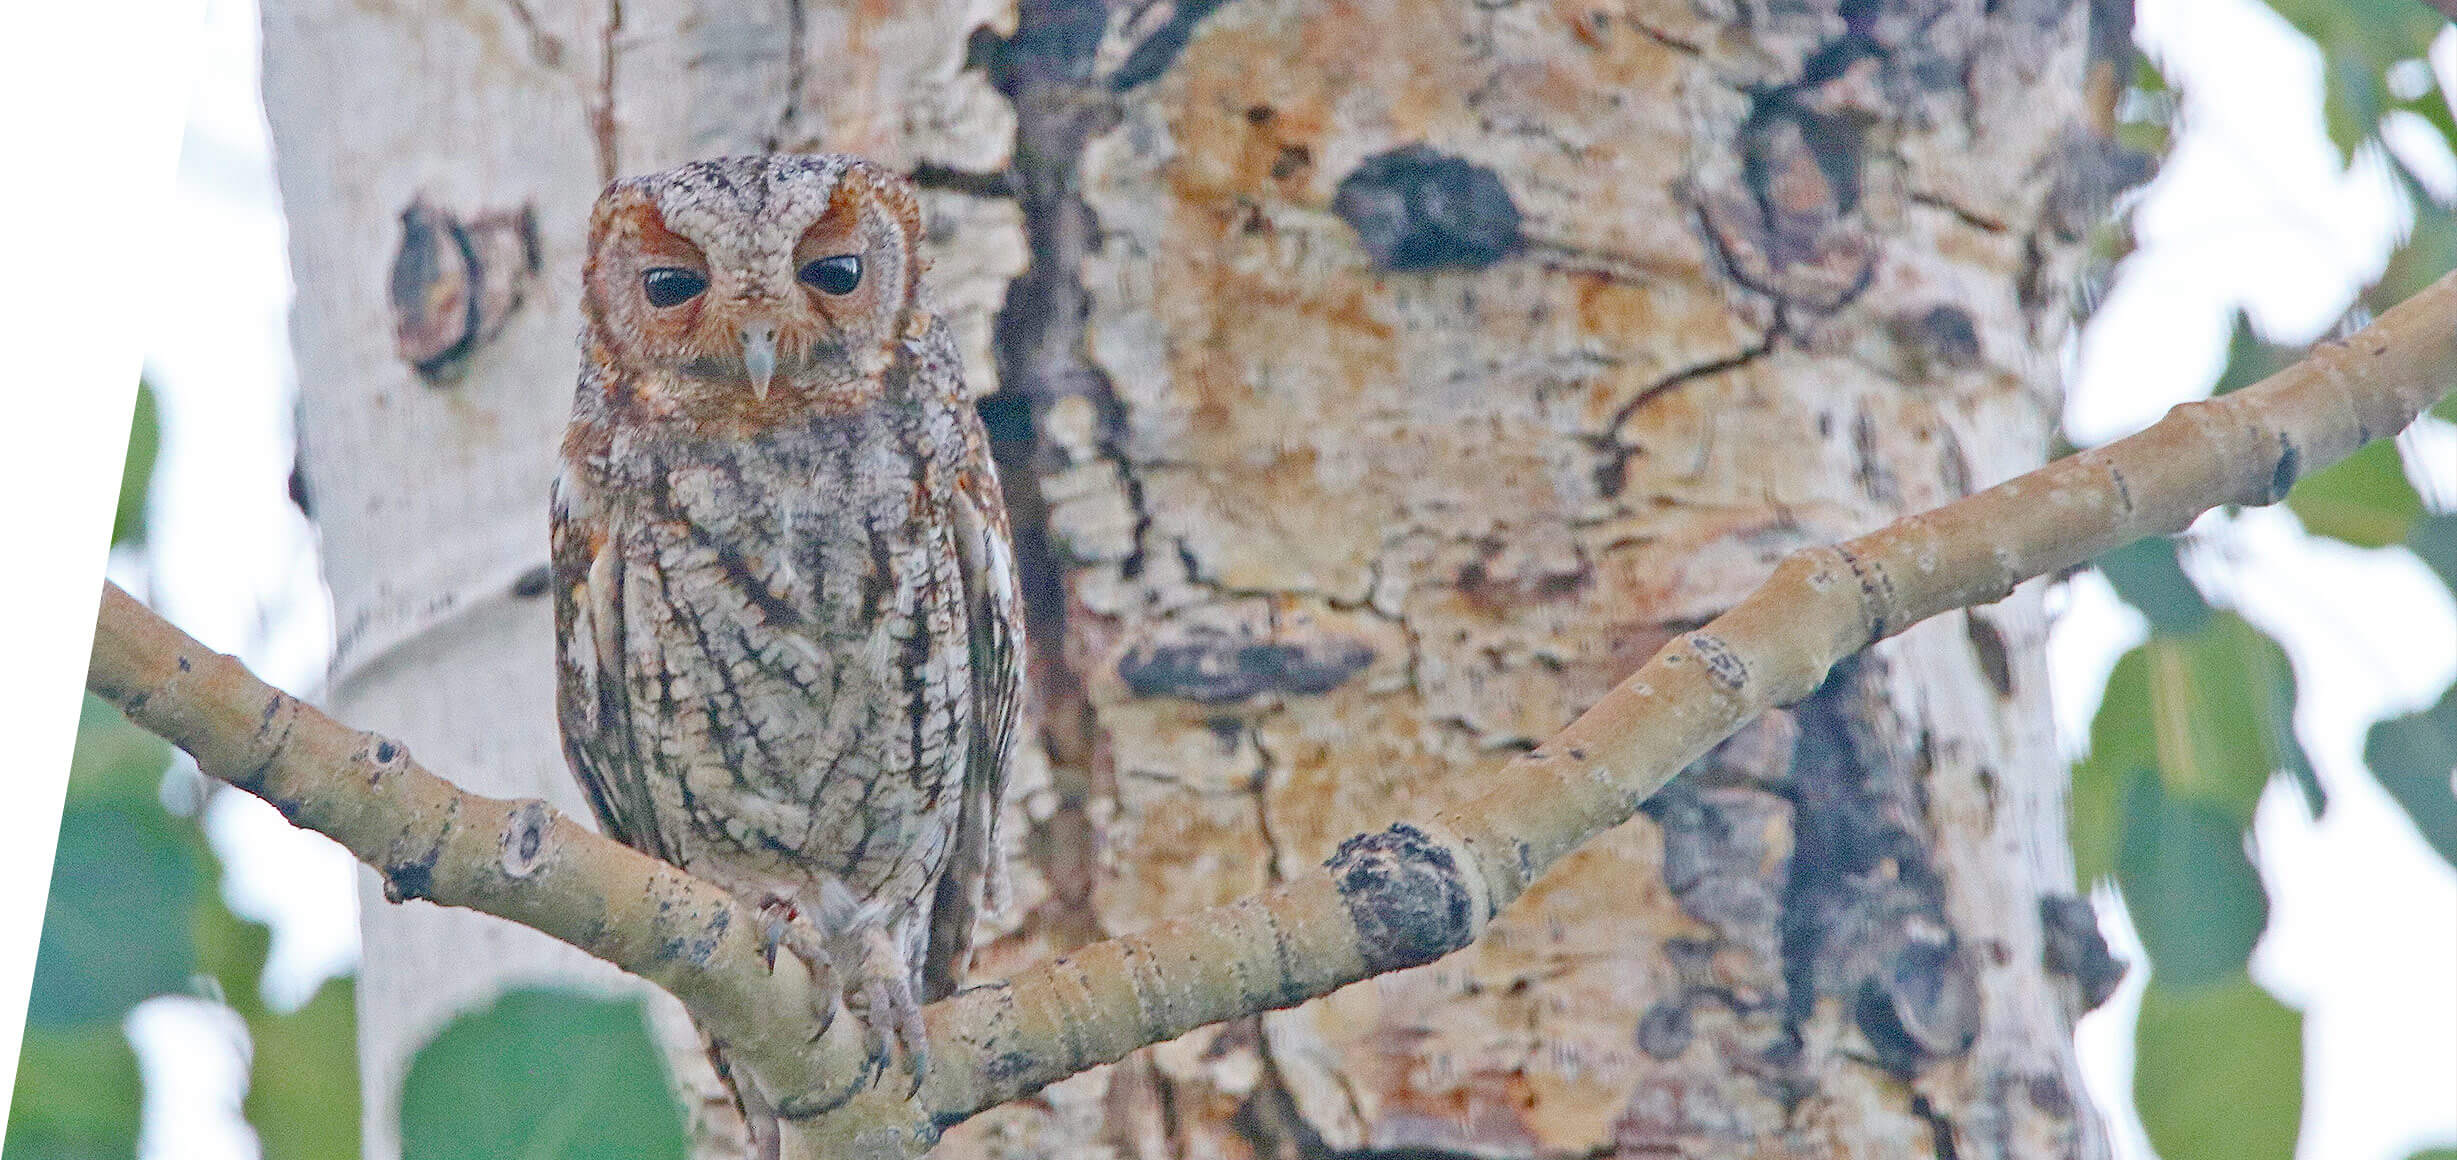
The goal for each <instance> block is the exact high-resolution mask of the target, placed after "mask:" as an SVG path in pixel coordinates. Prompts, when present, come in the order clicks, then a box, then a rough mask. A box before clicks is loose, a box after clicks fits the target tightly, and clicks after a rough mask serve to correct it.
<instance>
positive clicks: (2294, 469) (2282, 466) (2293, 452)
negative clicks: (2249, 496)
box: [2261, 435, 2303, 503]
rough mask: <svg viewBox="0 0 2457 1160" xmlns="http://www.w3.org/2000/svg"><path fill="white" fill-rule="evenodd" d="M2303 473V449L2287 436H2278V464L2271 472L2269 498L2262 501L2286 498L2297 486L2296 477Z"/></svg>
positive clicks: (2272, 501) (2267, 501)
mask: <svg viewBox="0 0 2457 1160" xmlns="http://www.w3.org/2000/svg"><path fill="white" fill-rule="evenodd" d="M2301 474H2303V449H2302V448H2299V447H2297V446H2295V444H2294V443H2293V442H2292V441H2291V440H2289V439H2287V437H2286V436H2284V435H2280V436H2278V466H2277V467H2276V468H2274V469H2272V470H2271V471H2270V473H2269V498H2267V499H2265V500H2262V501H2261V502H2263V503H2276V502H2278V501H2279V500H2282V499H2285V498H2286V493H2287V492H2289V491H2291V490H2293V489H2294V487H2295V477H2296V476H2298V475H2301Z"/></svg>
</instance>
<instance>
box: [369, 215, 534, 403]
mask: <svg viewBox="0 0 2457 1160" xmlns="http://www.w3.org/2000/svg"><path fill="white" fill-rule="evenodd" d="M538 270H539V251H538V237H537V212H536V210H535V208H534V207H531V206H522V207H521V208H519V209H516V210H498V211H492V212H488V213H481V214H478V215H476V216H474V217H471V218H469V219H467V220H465V221H464V220H463V219H461V218H460V217H459V216H457V215H455V214H453V213H451V212H450V211H447V210H443V209H439V208H437V207H435V206H434V205H432V204H430V203H428V202H427V201H426V200H425V199H423V198H420V199H417V200H413V201H411V202H410V204H409V205H408V207H407V208H405V209H403V210H402V211H401V242H400V246H399V248H398V249H397V250H395V251H394V253H393V261H392V276H391V280H390V293H391V300H392V325H393V348H394V350H395V351H396V352H397V353H398V354H399V355H400V356H401V359H402V361H404V362H407V363H409V364H410V366H411V368H412V369H414V370H416V371H417V372H418V377H419V378H421V379H424V380H425V381H426V382H427V384H428V385H430V386H448V385H450V384H451V383H453V382H454V381H456V380H457V378H458V377H459V374H460V372H461V370H462V369H463V368H464V367H465V366H466V365H467V363H468V359H469V356H470V355H471V354H472V353H474V352H476V350H477V349H478V348H479V347H482V346H484V345H485V344H486V343H487V342H489V341H491V340H493V339H494V337H495V336H496V335H497V334H500V333H502V331H503V326H504V323H505V322H506V321H508V320H509V319H510V318H511V316H512V312H513V311H514V310H517V309H519V307H520V304H521V301H522V299H524V298H526V297H527V296H528V293H529V289H530V287H531V285H532V284H534V283H535V282H536V281H537V276H538Z"/></svg>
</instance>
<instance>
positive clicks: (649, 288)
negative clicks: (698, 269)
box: [640, 266, 708, 306]
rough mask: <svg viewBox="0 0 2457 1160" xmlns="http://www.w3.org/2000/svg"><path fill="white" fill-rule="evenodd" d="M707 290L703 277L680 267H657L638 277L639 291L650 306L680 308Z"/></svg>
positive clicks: (705, 280) (706, 282)
mask: <svg viewBox="0 0 2457 1160" xmlns="http://www.w3.org/2000/svg"><path fill="white" fill-rule="evenodd" d="M707 288H708V279H707V278H706V277H705V276H703V275H701V274H698V273H695V272H693V271H690V270H685V269H683V268H682V267H680V266H659V267H657V268H655V269H653V270H650V271H649V272H647V273H645V274H642V275H640V289H641V291H642V292H644V293H646V294H647V295H648V304H649V305H651V306H680V305H682V304H683V303H685V302H689V301H691V300H692V299H694V298H697V297H699V296H700V291H702V290H706V289H707Z"/></svg>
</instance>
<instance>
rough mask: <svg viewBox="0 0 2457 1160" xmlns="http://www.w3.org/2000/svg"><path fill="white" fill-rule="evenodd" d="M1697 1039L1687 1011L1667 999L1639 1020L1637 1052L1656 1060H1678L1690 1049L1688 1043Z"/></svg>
mask: <svg viewBox="0 0 2457 1160" xmlns="http://www.w3.org/2000/svg"><path fill="white" fill-rule="evenodd" d="M1695 1036H1696V1027H1695V1026H1694V1025H1693V1024H1692V1022H1691V1021H1690V1018H1689V1008H1688V1007H1687V1006H1685V1005H1683V1004H1680V1003H1675V1002H1672V1001H1670V1000H1666V1001H1665V1002H1661V1003H1657V1004H1656V1005H1654V1006H1653V1007H1650V1008H1648V1009H1647V1013H1646V1015H1645V1016H1643V1017H1641V1018H1640V1019H1639V1020H1638V1050H1640V1051H1643V1052H1646V1053H1647V1054H1648V1055H1652V1056H1654V1057H1655V1058H1657V1059H1678V1058H1680V1056H1681V1053H1682V1052H1684V1051H1687V1050H1689V1041H1690V1040H1691V1039H1692V1038H1694V1037H1695Z"/></svg>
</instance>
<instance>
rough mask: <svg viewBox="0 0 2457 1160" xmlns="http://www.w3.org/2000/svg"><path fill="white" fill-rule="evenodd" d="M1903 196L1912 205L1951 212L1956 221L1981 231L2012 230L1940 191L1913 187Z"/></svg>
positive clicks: (1991, 232)
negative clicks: (1956, 201)
mask: <svg viewBox="0 0 2457 1160" xmlns="http://www.w3.org/2000/svg"><path fill="white" fill-rule="evenodd" d="M1903 196H1904V197H1905V198H1906V199H1907V200H1909V201H1910V203H1911V204H1913V205H1924V206H1927V207H1928V208H1930V209H1934V210H1941V211H1943V212H1945V213H1948V214H1951V215H1953V217H1954V219H1955V220H1956V221H1959V222H1961V223H1962V224H1964V225H1966V226H1969V227H1971V228H1972V229H1975V230H1978V231H1980V232H1982V233H1990V234H2008V233H2012V232H2013V227H2012V226H2010V225H2008V224H2006V223H2004V222H2002V221H1999V220H1997V219H1995V218H1992V217H1989V216H1988V215H1986V214H1983V213H1980V212H1979V211H1978V210H1974V209H1966V208H1964V207H1962V206H1960V205H1957V204H1955V203H1954V202H1953V201H1952V200H1951V199H1949V198H1947V197H1946V196H1945V195H1943V194H1940V193H1930V192H1928V191H1926V190H1919V189H1914V190H1909V191H1907V192H1906V193H1905V194H1904V195H1903Z"/></svg>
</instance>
